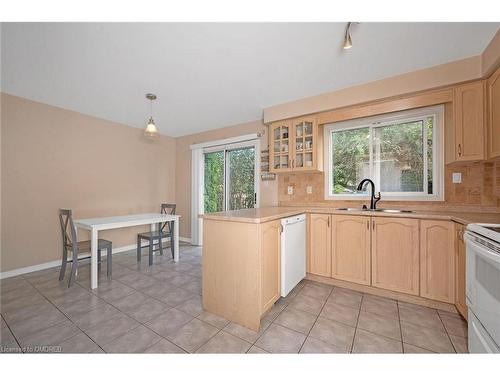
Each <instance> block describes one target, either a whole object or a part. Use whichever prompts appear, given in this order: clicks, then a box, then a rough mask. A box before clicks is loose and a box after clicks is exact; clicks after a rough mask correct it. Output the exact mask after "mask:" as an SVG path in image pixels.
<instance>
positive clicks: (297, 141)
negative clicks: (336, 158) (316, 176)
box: [269, 116, 323, 173]
mask: <svg viewBox="0 0 500 375" xmlns="http://www.w3.org/2000/svg"><path fill="white" fill-rule="evenodd" d="M269 133H270V137H269V156H270V166H269V168H270V169H269V170H270V172H273V173H279V172H291V171H294V172H299V171H320V170H323V148H322V146H323V142H322V135H321V134H320V131H319V128H318V124H317V123H316V118H315V117H314V116H310V117H301V118H296V119H292V120H287V121H279V122H276V123H273V124H271V125H270V132H269Z"/></svg>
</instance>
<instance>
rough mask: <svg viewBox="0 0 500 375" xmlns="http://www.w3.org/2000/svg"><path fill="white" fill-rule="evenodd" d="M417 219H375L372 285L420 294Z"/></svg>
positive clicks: (373, 224)
mask: <svg viewBox="0 0 500 375" xmlns="http://www.w3.org/2000/svg"><path fill="white" fill-rule="evenodd" d="M418 225H419V223H418V220H416V219H400V218H383V217H374V218H372V285H373V286H376V287H378V288H384V289H389V290H394V291H396V292H403V293H408V294H414V295H418V292H419V290H418V289H419V280H418V279H419V261H418V258H419V246H418V245H419V244H418V242H419V238H418Z"/></svg>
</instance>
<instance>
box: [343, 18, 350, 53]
mask: <svg viewBox="0 0 500 375" xmlns="http://www.w3.org/2000/svg"><path fill="white" fill-rule="evenodd" d="M351 26H352V22H347V26H346V28H345V36H344V45H343V47H342V48H344V49H349V48H351V47H352V39H351Z"/></svg>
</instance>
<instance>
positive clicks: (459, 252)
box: [455, 224, 467, 319]
mask: <svg viewBox="0 0 500 375" xmlns="http://www.w3.org/2000/svg"><path fill="white" fill-rule="evenodd" d="M455 232H456V246H455V249H456V256H455V306H456V307H457V310H458V311H459V312H460V314H462V316H463V317H464V318H465V319H467V305H466V304H465V270H466V268H465V242H464V226H463V225H459V224H457V226H456V228H455Z"/></svg>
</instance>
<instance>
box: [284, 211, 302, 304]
mask: <svg viewBox="0 0 500 375" xmlns="http://www.w3.org/2000/svg"><path fill="white" fill-rule="evenodd" d="M281 225H282V231H281V296H282V297H286V295H287V294H288V293H290V291H291V290H292V289H293V288H294V287H295V286H296V285H297V284H298V283H299V282H300V280H302V279H303V278H305V277H306V215H298V216H292V217H287V218H286V219H282V220H281Z"/></svg>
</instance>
